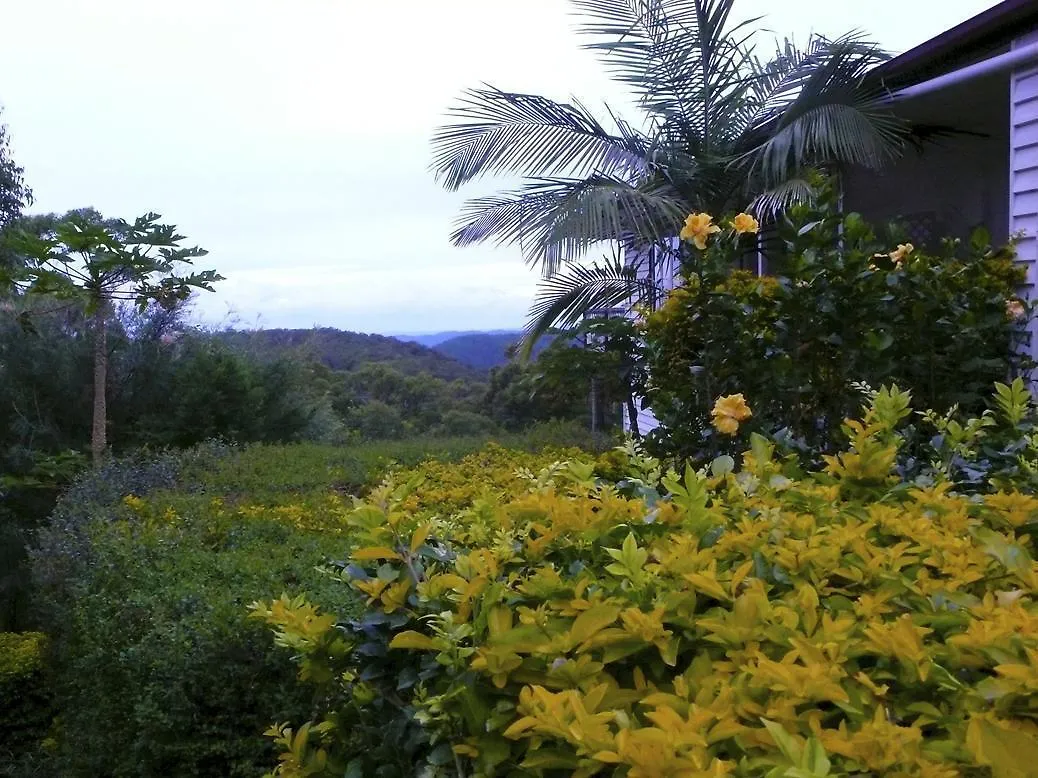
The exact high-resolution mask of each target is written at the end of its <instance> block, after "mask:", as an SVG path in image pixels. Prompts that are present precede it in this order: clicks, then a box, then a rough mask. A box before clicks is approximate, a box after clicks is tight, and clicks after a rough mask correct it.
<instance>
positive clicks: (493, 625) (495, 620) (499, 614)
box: [487, 605, 512, 638]
mask: <svg viewBox="0 0 1038 778" xmlns="http://www.w3.org/2000/svg"><path fill="white" fill-rule="evenodd" d="M487 628H488V629H489V630H490V637H492V638H494V637H497V636H498V635H502V634H504V633H505V632H508V630H510V629H511V628H512V609H511V608H509V607H508V606H507V605H495V606H494V607H493V608H491V609H490V612H489V613H488V614H487Z"/></svg>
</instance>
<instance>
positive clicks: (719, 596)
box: [685, 573, 731, 602]
mask: <svg viewBox="0 0 1038 778" xmlns="http://www.w3.org/2000/svg"><path fill="white" fill-rule="evenodd" d="M685 580H686V581H688V582H689V583H690V584H692V586H693V587H694V588H695V589H696V590H697V591H700V592H702V593H703V594H708V595H710V596H711V597H713V598H714V599H715V600H720V601H722V602H723V601H724V600H730V599H731V597H729V596H728V592H726V591H725V590H724V587H722V586H721V584H720V582H719V581H718V580H717V579H716V578H713V577H712V576H707V575H704V574H702V573H685Z"/></svg>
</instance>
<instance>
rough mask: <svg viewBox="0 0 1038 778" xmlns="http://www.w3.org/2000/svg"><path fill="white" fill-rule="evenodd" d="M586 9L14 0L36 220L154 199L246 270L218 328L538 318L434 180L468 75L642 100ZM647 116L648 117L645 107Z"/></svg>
mask: <svg viewBox="0 0 1038 778" xmlns="http://www.w3.org/2000/svg"><path fill="white" fill-rule="evenodd" d="M993 5H995V2H993V1H992V0H869V2H860V1H859V0H854V2H849V1H848V0H782V2H774V0H739V1H738V2H737V3H736V6H735V12H734V16H735V17H736V18H738V19H744V18H753V17H757V16H764V18H763V20H762V21H761V22H760V23H759V24H760V25H761V26H762V27H764V28H765V29H767V30H771V31H774V33H775V34H776V35H779V36H786V35H790V34H792V35H793V36H794V37H795V38H796V39H798V40H803V39H804V38H806V36H807V35H808V34H809V33H811V32H817V33H822V34H828V35H837V34H840V33H843V32H846V31H848V30H852V29H861V30H865V31H867V32H868V33H869V34H870V35H871V36H872V37H873V38H874V39H875V40H877V41H878V42H880V43H881V44H882V45H883V46H884V47H885V48H887V49H888V50H891V51H894V52H899V51H903V50H905V49H908V48H911V47H912V46H915V45H917V44H919V43H921V42H923V41H924V40H927V39H928V38H930V37H933V36H934V35H936V34H938V33H940V32H941V31H943V30H945V29H947V28H948V27H951V26H953V25H955V24H957V23H959V22H961V21H964V20H965V19H968V18H969V17H971V16H973V15H975V14H977V13H979V12H980V11H983V10H985V9H986V8H989V7H991V6H993ZM570 11H571V8H570V5H569V3H568V2H567V0H438V1H437V2H429V1H428V0H364V1H363V2H361V1H359V0H175V1H174V0H0V18H2V19H3V44H2V45H0V74H2V76H0V106H2V108H3V113H2V114H0V120H2V121H3V122H5V123H6V124H7V125H8V131H9V134H10V136H11V139H12V154H13V156H14V158H15V159H16V161H17V162H18V163H19V164H20V165H22V166H23V167H24V168H25V175H26V179H27V182H28V183H29V185H30V186H31V187H32V188H33V190H34V192H35V196H36V203H35V205H34V206H33V209H32V210H33V211H39V212H51V211H54V212H61V211H66V210H69V209H72V208H78V207H84V206H93V207H95V208H97V209H98V210H100V211H101V212H102V213H104V214H105V215H108V216H115V217H122V218H125V219H127V220H132V219H133V218H134V217H136V216H138V215H141V214H143V213H146V212H148V211H155V212H158V213H160V214H162V216H163V217H164V221H167V222H171V223H175V224H177V225H178V226H179V228H180V231H181V232H182V233H183V234H184V235H186V236H188V239H189V240H188V242H189V243H190V244H192V245H200V246H202V247H204V248H206V249H207V250H208V251H209V252H210V253H209V256H207V257H205V258H203V259H201V260H198V261H197V262H196V264H197V265H198V266H199V267H200V268H203V269H206V268H210V267H211V268H215V269H216V270H218V271H219V272H220V273H221V274H222V275H224V276H225V277H226V280H225V281H223V282H221V283H220V284H218V286H217V291H216V292H215V293H213V294H208V293H206V294H203V295H201V296H200V297H199V299H198V301H197V302H196V304H195V309H194V315H195V317H196V318H197V319H198V320H200V321H203V322H206V323H208V324H215V325H220V326H227V325H235V326H241V327H265V328H272V327H312V326H331V327H338V328H341V329H350V330H356V331H362V332H382V333H420V332H435V331H441V330H481V329H498V328H511V327H518V326H520V325H521V324H522V323H523V322H524V320H525V314H526V310H527V308H528V306H529V304H530V301H531V300H532V297H533V294H534V291H535V287H536V283H537V280H538V275H537V272H536V271H534V270H531V269H530V268H528V267H527V266H526V265H525V264H524V263H523V260H522V257H521V255H520V253H519V251H518V249H515V248H510V247H505V248H494V247H491V246H476V247H468V248H464V249H459V248H455V247H453V246H452V245H451V243H450V240H449V235H450V232H451V227H452V224H453V222H454V219H455V217H456V215H457V212H458V209H459V207H460V206H461V204H462V202H463V201H464V200H465V199H466V197H469V196H473V195H482V194H487V193H489V192H492V191H495V190H497V189H499V188H502V186H505V187H507V186H508V184H509V183H513V182H508V181H503V182H493V181H488V182H479V183H477V184H474V185H473V186H472V187H471V188H469V189H463V190H462V191H461V192H458V193H453V192H447V191H445V190H444V189H442V187H440V186H439V185H438V184H437V183H436V182H435V181H434V180H433V177H432V175H431V174H430V173H429V172H428V165H429V161H430V156H431V155H430V143H429V139H430V137H431V135H432V132H433V130H434V129H435V128H436V127H437V126H438V125H440V124H442V123H443V122H444V119H445V114H446V110H447V109H448V108H449V106H450V105H451V104H452V102H454V100H455V99H456V98H457V96H458V95H459V94H460V93H461V92H462V90H464V89H466V88H472V87H478V86H480V85H481V84H483V83H489V84H492V85H494V86H496V87H499V88H502V89H505V90H508V91H521V92H531V93H537V94H543V95H546V96H548V97H551V98H554V99H558V100H566V99H569V98H570V97H571V96H576V97H578V98H579V99H581V100H582V101H583V102H585V103H586V104H589V105H591V106H601V105H602V104H603V103H608V104H609V105H611V106H614V107H617V108H619V109H620V110H621V112H622V113H623V114H624V115H628V114H634V111H633V109H631V107H630V103H629V102H628V99H627V95H626V94H625V93H624V91H623V89H622V87H619V86H617V85H615V84H613V83H611V82H610V81H609V80H608V79H607V78H606V76H605V74H604V71H603V68H602V67H601V66H600V65H599V63H598V62H597V61H596V60H595V59H594V56H593V55H592V54H591V53H589V52H586V51H582V50H580V43H581V39H580V38H579V36H577V35H576V34H574V32H573V25H574V21H575V20H574V17H573V16H572V15H571V13H570ZM634 115H636V114H634Z"/></svg>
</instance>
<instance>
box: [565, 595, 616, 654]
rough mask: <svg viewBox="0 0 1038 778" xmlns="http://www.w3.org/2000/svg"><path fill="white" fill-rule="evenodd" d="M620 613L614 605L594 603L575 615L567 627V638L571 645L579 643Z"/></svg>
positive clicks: (612, 620)
mask: <svg viewBox="0 0 1038 778" xmlns="http://www.w3.org/2000/svg"><path fill="white" fill-rule="evenodd" d="M619 615H620V608H619V607H617V606H616V605H595V606H593V607H591V608H588V609H587V610H586V611H584V612H583V613H581V614H580V615H579V616H577V618H576V619H574V621H573V626H572V627H570V629H569V639H570V641H571V642H572V644H573V645H580V644H581V643H583V642H584V641H585V640H587V639H588V638H590V637H591V636H593V635H594V634H595V633H597V632H599V631H600V630H602V629H605V628H606V627H608V626H609V625H610V624H612V623H613V622H614V621H616V617H617V616H619Z"/></svg>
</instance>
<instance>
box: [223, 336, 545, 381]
mask: <svg viewBox="0 0 1038 778" xmlns="http://www.w3.org/2000/svg"><path fill="white" fill-rule="evenodd" d="M522 336H523V333H522V332H521V331H520V330H490V331H487V332H438V333H434V334H428V335H396V336H393V337H389V336H386V335H366V334H363V333H359V332H348V331H344V330H336V329H332V328H331V327H321V328H316V329H310V330H286V329H271V330H237V331H227V332H222V333H220V334H219V336H218V337H220V338H222V339H224V340H226V341H227V342H229V343H232V344H234V345H236V346H240V347H245V348H252V349H255V350H258V351H260V352H263V353H277V352H285V351H296V352H298V351H299V350H302V351H303V352H304V353H309V354H310V355H311V356H312V357H313V358H314V359H317V360H318V361H320V362H323V363H324V364H325V365H327V366H328V367H330V368H331V369H333V370H353V369H355V368H357V367H359V366H360V365H362V364H364V363H366V362H380V363H383V364H387V365H390V366H392V367H394V368H396V369H397V370H400V371H401V372H403V373H406V374H408V375H417V374H418V373H428V374H429V375H432V376H435V377H437V378H442V379H444V380H447V381H453V380H455V379H458V378H461V379H463V380H485V377H486V374H487V373H488V372H489V371H490V369H491V368H493V367H498V366H500V365H504V364H506V363H507V362H508V351H509V349H510V347H512V346H514V345H515V344H517V343H518V342H519V341H520V340H521V339H522ZM548 342H549V340H548V339H547V338H546V339H544V340H543V341H542V342H541V343H540V344H538V348H537V349H536V350H535V353H540V351H541V350H542V349H543V348H544V347H546V346H547V345H548Z"/></svg>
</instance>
